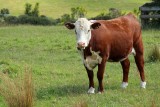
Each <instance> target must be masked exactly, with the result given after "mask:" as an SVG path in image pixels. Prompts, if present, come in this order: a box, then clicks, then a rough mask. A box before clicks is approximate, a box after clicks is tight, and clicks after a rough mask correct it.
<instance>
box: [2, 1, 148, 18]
mask: <svg viewBox="0 0 160 107" xmlns="http://www.w3.org/2000/svg"><path fill="white" fill-rule="evenodd" d="M36 2H38V3H40V14H41V15H46V16H49V17H52V18H59V17H61V16H62V15H63V14H65V13H67V14H68V13H70V9H71V8H72V7H79V6H80V7H83V8H85V9H86V10H87V17H89V18H90V17H94V16H97V15H99V14H100V13H101V12H106V11H108V9H109V8H117V9H119V10H122V11H123V12H130V11H133V9H138V8H139V6H141V5H143V4H144V3H146V2H150V0H118V1H117V0H0V9H2V8H8V9H9V10H10V14H11V15H16V16H18V15H22V14H23V13H24V7H25V4H26V3H31V4H32V5H33V6H32V8H33V7H34V5H35V3H36Z"/></svg>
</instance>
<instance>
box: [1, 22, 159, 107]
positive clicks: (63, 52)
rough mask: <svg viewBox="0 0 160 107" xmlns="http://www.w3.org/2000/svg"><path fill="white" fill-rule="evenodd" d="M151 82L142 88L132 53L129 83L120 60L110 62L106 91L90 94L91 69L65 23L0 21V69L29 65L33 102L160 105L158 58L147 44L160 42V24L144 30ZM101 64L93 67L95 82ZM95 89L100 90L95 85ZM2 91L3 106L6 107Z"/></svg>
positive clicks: (49, 105) (39, 105)
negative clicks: (124, 81) (7, 23)
mask: <svg viewBox="0 0 160 107" xmlns="http://www.w3.org/2000/svg"><path fill="white" fill-rule="evenodd" d="M143 42H144V47H145V74H146V81H147V88H146V89H140V78H139V73H138V71H137V68H136V65H135V63H134V59H133V56H132V55H131V56H130V61H131V67H130V74H129V86H128V88H127V89H121V87H120V85H121V80H122V69H121V66H120V64H119V63H107V66H106V70H105V76H104V86H105V92H104V93H103V94H92V95H88V94H87V90H88V78H87V73H86V71H85V69H84V67H83V65H82V61H81V58H80V55H79V54H78V52H77V50H76V44H75V35H74V31H69V30H67V29H66V28H65V27H64V26H47V27H44V26H29V25H19V26H8V27H0V45H1V46H0V57H1V58H0V70H1V71H5V70H8V71H7V72H9V74H10V75H11V76H12V78H16V76H17V75H19V74H21V73H22V72H23V71H24V67H25V66H29V67H30V68H31V69H32V71H33V79H34V88H35V103H34V106H35V107H74V106H76V105H78V104H80V103H86V104H88V106H89V107H151V106H152V107H155V106H157V107H158V106H160V102H159V101H160V86H159V84H160V78H159V73H160V68H159V65H160V62H150V61H149V60H148V58H147V55H148V53H149V50H150V49H152V47H153V46H154V45H155V44H159V43H160V31H159V30H154V29H151V30H143ZM96 72H97V70H96V69H95V70H94V74H95V77H94V80H95V86H96V88H97V86H98V83H97V78H96ZM96 91H97V90H96ZM5 106H6V105H5V103H4V100H3V98H2V97H0V107H5Z"/></svg>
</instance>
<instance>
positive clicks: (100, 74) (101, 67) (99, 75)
mask: <svg viewBox="0 0 160 107" xmlns="http://www.w3.org/2000/svg"><path fill="white" fill-rule="evenodd" d="M105 64H106V61H104V60H102V62H101V64H99V65H98V72H97V78H98V82H99V87H98V93H102V92H103V91H104V88H103V75H104V70H105Z"/></svg>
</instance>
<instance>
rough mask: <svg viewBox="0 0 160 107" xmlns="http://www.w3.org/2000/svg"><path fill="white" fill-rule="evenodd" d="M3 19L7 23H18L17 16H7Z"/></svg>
mask: <svg viewBox="0 0 160 107" xmlns="http://www.w3.org/2000/svg"><path fill="white" fill-rule="evenodd" d="M4 20H5V22H6V23H8V24H18V18H17V17H16V16H7V17H5V18H4Z"/></svg>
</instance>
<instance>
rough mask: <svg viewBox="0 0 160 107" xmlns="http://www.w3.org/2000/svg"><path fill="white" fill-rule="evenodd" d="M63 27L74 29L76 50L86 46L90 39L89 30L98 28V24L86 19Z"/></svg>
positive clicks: (80, 19)
mask: <svg viewBox="0 0 160 107" xmlns="http://www.w3.org/2000/svg"><path fill="white" fill-rule="evenodd" d="M65 26H66V27H67V28H68V29H75V33H76V40H77V48H78V49H85V47H87V46H88V44H89V41H90V39H91V30H93V29H97V28H99V26H101V24H100V23H98V22H95V23H92V22H91V21H88V20H87V19H86V18H79V19H78V20H77V21H76V22H75V23H66V24H65Z"/></svg>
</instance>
